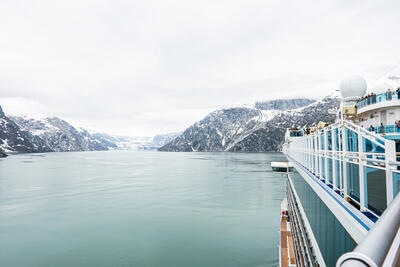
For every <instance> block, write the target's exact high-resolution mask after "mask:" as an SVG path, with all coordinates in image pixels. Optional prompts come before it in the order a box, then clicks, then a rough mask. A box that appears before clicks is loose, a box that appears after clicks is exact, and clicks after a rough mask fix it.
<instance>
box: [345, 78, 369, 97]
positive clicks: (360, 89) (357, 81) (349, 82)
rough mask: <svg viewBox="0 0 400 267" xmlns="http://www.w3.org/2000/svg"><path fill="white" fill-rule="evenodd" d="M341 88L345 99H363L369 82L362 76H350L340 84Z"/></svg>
mask: <svg viewBox="0 0 400 267" xmlns="http://www.w3.org/2000/svg"><path fill="white" fill-rule="evenodd" d="M339 88H340V91H341V92H342V96H343V97H344V98H349V97H361V96H363V95H365V92H366V91H367V82H366V81H365V79H364V78H363V77H361V76H350V77H347V78H345V79H344V80H342V81H341V82H340V87H339Z"/></svg>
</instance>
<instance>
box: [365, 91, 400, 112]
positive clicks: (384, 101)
mask: <svg viewBox="0 0 400 267" xmlns="http://www.w3.org/2000/svg"><path fill="white" fill-rule="evenodd" d="M396 106H400V93H397V92H386V93H382V94H378V95H372V96H369V97H366V98H364V99H362V100H360V101H359V102H358V103H357V113H358V114H362V113H364V112H367V111H371V110H376V109H382V108H388V107H396Z"/></svg>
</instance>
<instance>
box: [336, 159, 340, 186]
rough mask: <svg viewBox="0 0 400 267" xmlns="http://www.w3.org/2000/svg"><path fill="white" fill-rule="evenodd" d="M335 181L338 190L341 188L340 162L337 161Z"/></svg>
mask: <svg viewBox="0 0 400 267" xmlns="http://www.w3.org/2000/svg"><path fill="white" fill-rule="evenodd" d="M335 179H336V184H335V187H336V188H340V160H337V159H335Z"/></svg>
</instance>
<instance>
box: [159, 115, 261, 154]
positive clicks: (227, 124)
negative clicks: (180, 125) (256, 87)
mask: <svg viewBox="0 0 400 267" xmlns="http://www.w3.org/2000/svg"><path fill="white" fill-rule="evenodd" d="M261 117H262V113H261V111H260V110H257V109H255V108H247V107H238V108H229V109H222V110H217V111H214V112H212V113H210V114H209V115H208V116H206V117H205V118H204V119H203V120H201V121H199V122H197V123H195V124H194V125H192V126H191V127H189V128H188V129H186V130H185V131H184V132H183V133H182V134H181V135H180V136H178V137H176V138H175V139H174V140H172V141H171V142H170V143H168V144H166V145H164V146H163V147H161V148H160V150H161V151H186V152H189V151H224V150H225V148H226V147H227V146H228V144H229V143H231V142H232V141H234V137H235V136H236V135H237V134H239V133H240V132H241V131H242V130H243V129H245V128H246V125H247V124H249V123H251V121H252V120H253V119H257V118H261ZM248 127H250V126H248Z"/></svg>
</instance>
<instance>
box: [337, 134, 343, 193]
mask: <svg viewBox="0 0 400 267" xmlns="http://www.w3.org/2000/svg"><path fill="white" fill-rule="evenodd" d="M337 129H338V150H339V188H340V191H343V170H342V166H343V144H342V137H341V133H342V132H343V131H342V127H338V128H337ZM342 134H343V133H342ZM340 148H341V149H340Z"/></svg>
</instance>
